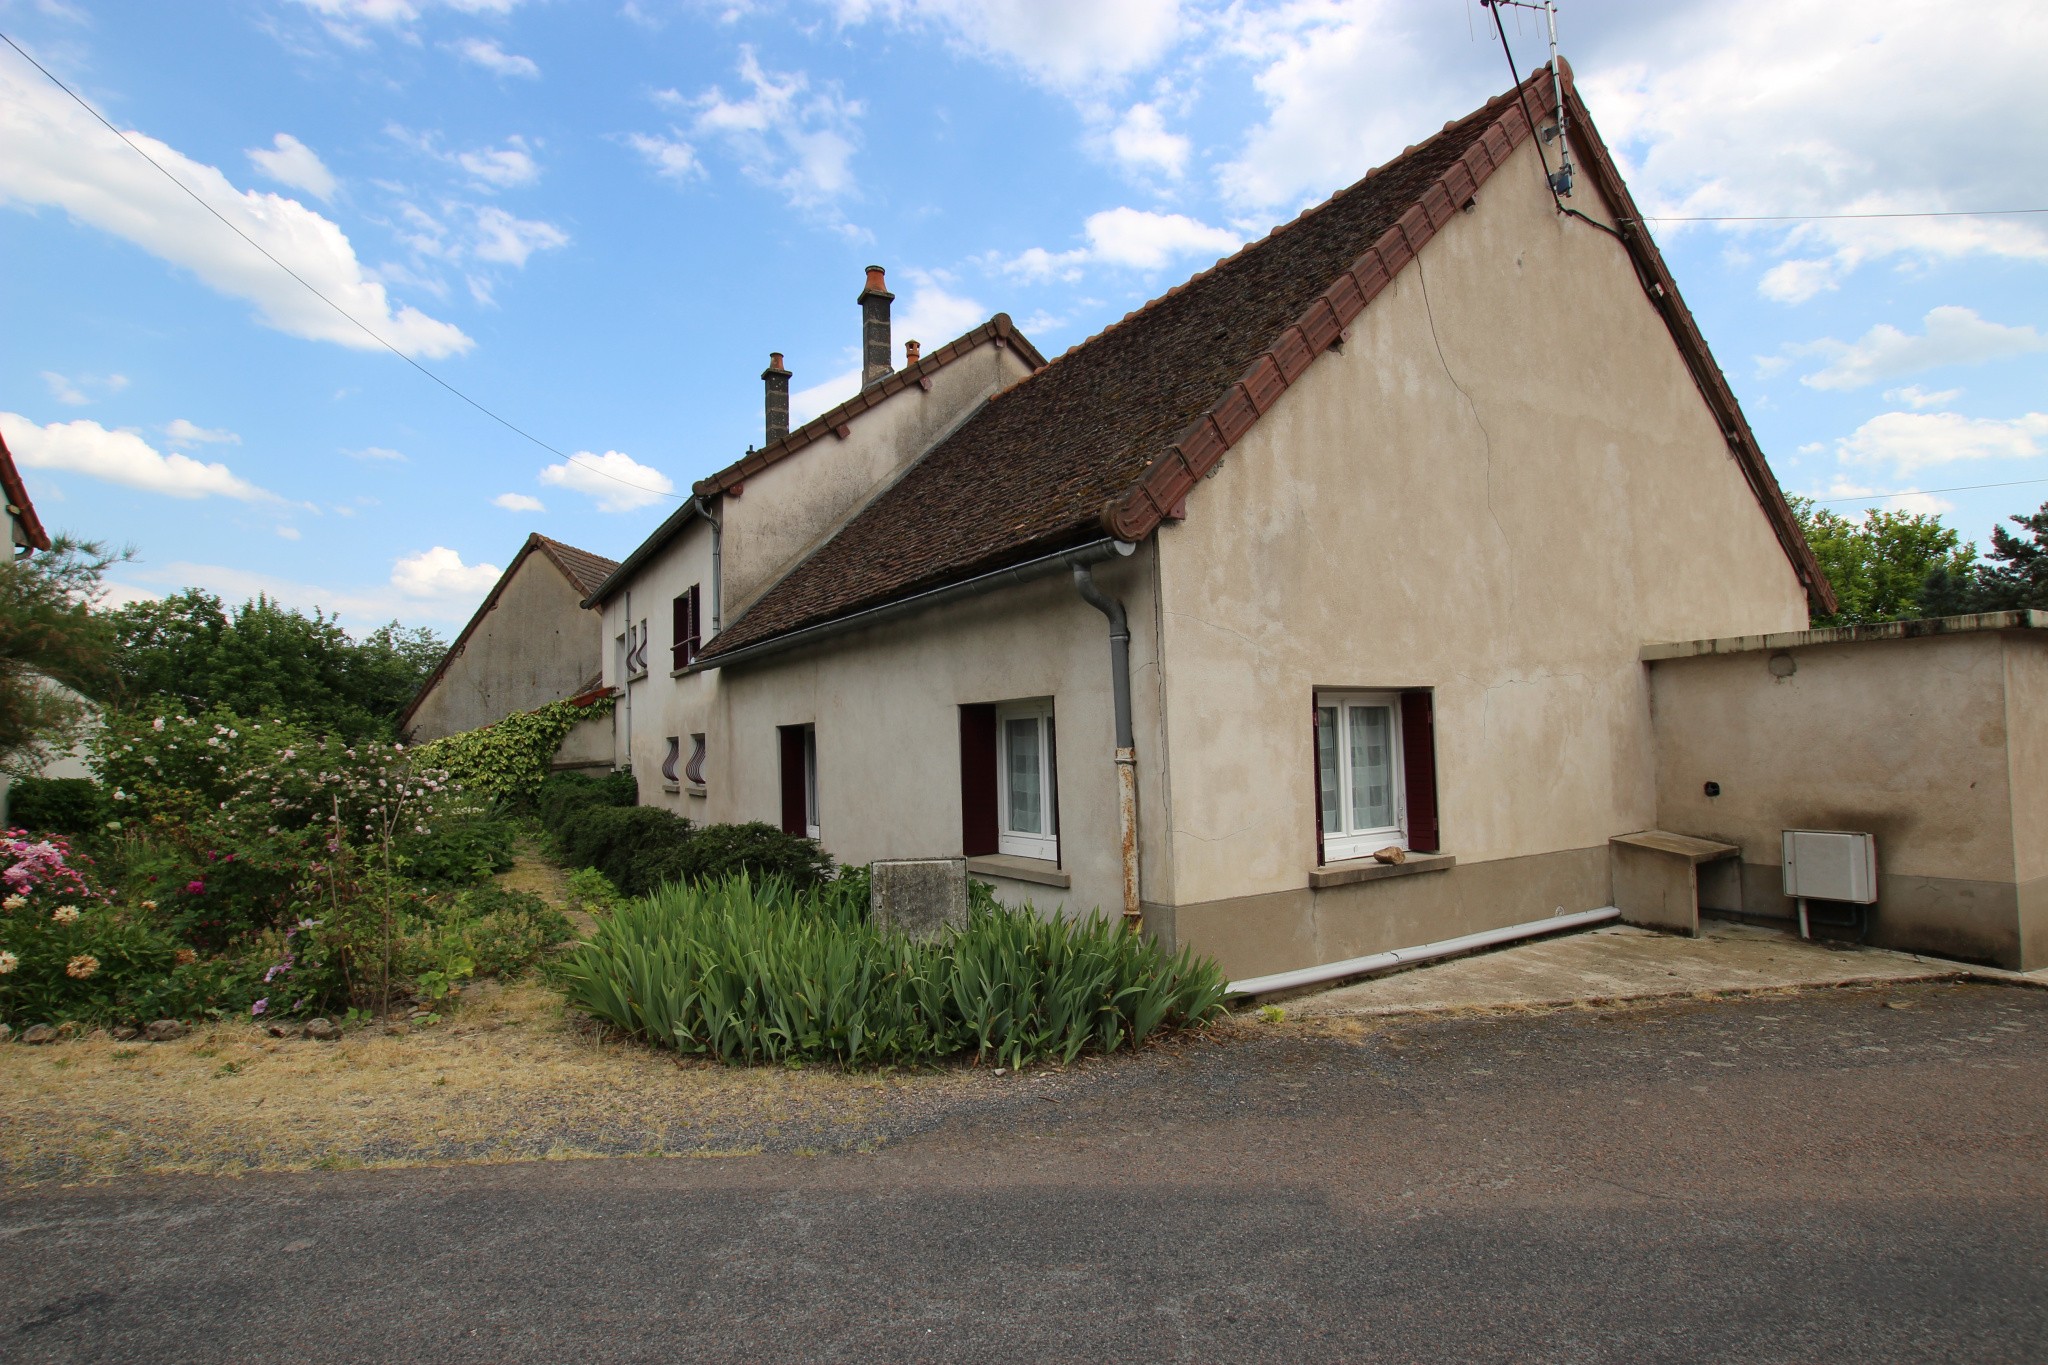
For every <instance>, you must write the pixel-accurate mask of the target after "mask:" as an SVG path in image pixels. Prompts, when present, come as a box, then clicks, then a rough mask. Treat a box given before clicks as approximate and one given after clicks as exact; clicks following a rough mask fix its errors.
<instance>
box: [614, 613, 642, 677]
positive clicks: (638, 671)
mask: <svg viewBox="0 0 2048 1365" xmlns="http://www.w3.org/2000/svg"><path fill="white" fill-rule="evenodd" d="M619 642H620V648H621V649H622V650H623V652H624V669H623V671H624V673H625V676H626V677H627V678H628V679H629V680H630V679H633V678H637V677H640V676H641V675H642V674H644V673H646V672H647V621H646V618H644V617H643V618H641V621H640V624H639V625H637V626H635V625H634V624H633V623H632V622H631V621H628V622H626V633H625V634H624V635H621V636H620V637H619Z"/></svg>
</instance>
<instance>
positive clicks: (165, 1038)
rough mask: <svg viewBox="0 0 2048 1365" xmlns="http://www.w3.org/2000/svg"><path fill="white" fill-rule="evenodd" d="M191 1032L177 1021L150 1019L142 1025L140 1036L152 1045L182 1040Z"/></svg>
mask: <svg viewBox="0 0 2048 1365" xmlns="http://www.w3.org/2000/svg"><path fill="white" fill-rule="evenodd" d="M191 1031H192V1030H190V1029H188V1028H186V1027H185V1025H184V1023H183V1022H182V1021H181V1020H177V1019H152V1020H150V1021H149V1023H147V1024H145V1025H143V1028H142V1036H143V1037H144V1038H146V1039H148V1040H149V1041H150V1042H152V1043H168V1042H172V1041H174V1040H175V1039H179V1038H183V1037H184V1036H185V1035H186V1034H188V1033H190V1032H191Z"/></svg>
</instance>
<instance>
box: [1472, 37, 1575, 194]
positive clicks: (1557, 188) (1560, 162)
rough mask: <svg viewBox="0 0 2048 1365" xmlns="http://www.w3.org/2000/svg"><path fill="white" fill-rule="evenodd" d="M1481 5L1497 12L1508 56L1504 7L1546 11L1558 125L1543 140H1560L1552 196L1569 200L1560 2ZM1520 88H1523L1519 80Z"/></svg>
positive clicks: (1510, 62) (1569, 148)
mask: <svg viewBox="0 0 2048 1365" xmlns="http://www.w3.org/2000/svg"><path fill="white" fill-rule="evenodd" d="M1479 3H1480V4H1482V5H1484V6H1486V7H1487V8H1488V9H1490V10H1492V11H1493V24H1494V27H1495V28H1496V29H1498V30H1499V32H1500V45H1501V50H1502V51H1504V52H1505V51H1507V45H1508V31H1507V29H1506V28H1505V27H1504V26H1503V25H1502V24H1501V21H1500V12H1501V8H1502V7H1503V6H1512V7H1513V8H1515V9H1537V10H1542V11H1543V16H1544V18H1545V19H1546V20H1547V21H1548V22H1549V25H1550V90H1551V96H1552V98H1553V99H1554V100H1555V101H1556V103H1557V122H1556V123H1554V124H1552V125H1551V126H1550V127H1548V128H1545V129H1544V130H1543V133H1542V136H1543V140H1544V141H1545V142H1548V141H1550V140H1551V139H1552V138H1555V139H1557V169H1556V170H1555V171H1552V172H1551V173H1550V192H1551V193H1552V194H1555V195H1561V196H1563V197H1564V198H1566V199H1569V198H1571V193H1572V146H1571V143H1570V142H1568V141H1566V139H1565V129H1564V123H1565V115H1564V72H1563V70H1562V69H1561V68H1560V67H1559V66H1558V62H1557V0H1479ZM1514 69H1515V56H1514V54H1513V53H1512V52H1509V53H1508V72H1509V73H1510V74H1513V72H1514ZM1517 84H1519V79H1518V81H1517Z"/></svg>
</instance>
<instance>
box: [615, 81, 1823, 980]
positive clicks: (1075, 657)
mask: <svg viewBox="0 0 2048 1365" xmlns="http://www.w3.org/2000/svg"><path fill="white" fill-rule="evenodd" d="M1560 75H1561V76H1562V77H1563V79H1562V80H1560V81H1556V82H1553V79H1552V77H1551V74H1550V73H1549V71H1548V70H1545V71H1543V72H1539V73H1538V74H1537V75H1536V76H1535V77H1532V78H1531V80H1530V81H1529V82H1527V83H1526V84H1524V85H1523V86H1522V87H1521V88H1520V89H1519V90H1518V91H1513V92H1510V93H1509V94H1508V95H1505V96H1502V97H1501V98H1499V99H1496V100H1494V101H1492V102H1490V103H1488V104H1487V105H1485V106H1484V107H1483V108H1481V109H1479V110H1477V111H1476V112H1474V113H1473V114H1471V115H1469V116H1468V117H1466V118H1464V119H1461V120H1458V121H1457V122H1455V123H1452V124H1449V125H1446V126H1445V128H1444V129H1443V130H1442V131H1441V132H1440V133H1438V134H1437V135H1436V136H1434V137H1432V138H1430V139H1428V140H1427V141H1425V142H1423V143H1420V144H1419V145H1417V146H1415V147H1412V148H1410V149H1409V150H1407V151H1406V152H1404V153H1403V154H1402V155H1401V156H1399V157H1398V158H1396V159H1395V160H1393V161H1392V162H1390V163H1388V164H1387V165H1385V166H1383V167H1381V168H1379V169H1378V170H1376V171H1373V172H1372V173H1370V174H1369V175H1367V176H1366V177H1365V178H1364V179H1363V180H1361V181H1360V182H1358V183H1357V184H1356V185H1354V186H1352V187H1351V188H1349V189H1347V190H1344V191H1342V192H1340V193H1338V194H1337V195H1335V196H1333V197H1332V198H1331V199H1330V200H1328V201H1327V202H1326V203H1324V204H1322V205H1320V206H1318V207H1316V208H1314V209H1311V210H1309V211H1308V212H1306V213H1304V214H1302V215H1301V216H1300V217H1299V218H1297V219H1295V220H1294V221H1293V222H1291V223H1289V224H1286V225H1285V226H1283V227H1281V228H1278V229H1276V230H1275V231H1273V232H1272V233H1271V234H1269V235H1268V236H1267V237H1265V238H1263V239H1261V240H1259V241H1257V242H1254V243H1252V244H1251V245H1249V246H1247V247H1245V248H1244V249H1242V250H1241V251H1239V252H1238V253H1237V254H1236V255H1234V256H1231V257H1229V258H1227V259H1225V260H1223V261H1220V262H1218V263H1217V264H1216V265H1215V266H1214V267H1212V268H1211V269H1209V270H1207V271H1204V272H1203V273H1201V274H1199V275H1197V276H1196V277H1194V278H1193V279H1191V280H1189V281H1187V282H1186V283H1184V284H1182V285H1179V286H1177V287H1175V288H1174V289H1171V290H1169V291H1168V292H1167V293H1166V294H1165V295H1164V296H1162V297H1160V298H1158V299H1155V300H1154V301H1152V302H1151V303H1149V304H1147V305H1146V306H1144V307H1143V308H1141V309H1139V310H1138V311H1136V312H1134V313H1132V314H1130V315H1129V316H1127V317H1126V318H1124V319H1123V320H1122V321H1121V322H1119V323H1116V324H1114V325H1113V326H1111V327H1109V328H1107V329H1105V330H1104V331H1103V332H1102V333H1101V334H1099V335H1097V336H1095V337H1093V338H1090V339H1089V340H1088V341H1086V342H1085V343H1083V344H1081V345H1079V346H1077V347H1075V348H1074V349H1072V350H1070V351H1069V352H1067V353H1066V354H1065V355H1062V356H1061V357H1059V358H1058V359H1056V360H1053V361H1051V362H1044V361H1042V360H1041V359H1040V357H1039V356H1038V354H1037V352H1036V351H1035V350H1034V349H1033V348H1032V347H1031V345H1030V343H1029V342H1028V341H1026V340H1025V339H1024V338H1023V337H1022V336H1021V335H1019V334H1018V332H1017V331H1016V329H1015V328H1014V327H1013V326H1012V324H1011V323H1010V321H1009V319H1008V318H1007V317H1006V316H1003V315H997V316H996V317H995V318H992V319H991V320H990V321H989V322H988V323H986V324H984V325H983V326H981V327H979V328H977V329H975V330H974V331H973V332H970V333H968V334H967V335H966V336H963V337H960V338H958V339H957V340H955V341H953V342H951V343H949V344H947V345H945V346H942V347H940V348H938V349H937V350H934V351H930V352H927V353H919V352H917V351H916V350H915V348H907V350H906V354H905V355H904V357H903V365H902V367H901V368H900V369H895V368H892V364H893V361H894V359H895V356H894V353H893V351H892V349H891V344H890V341H889V323H888V311H887V308H888V300H889V297H890V296H889V295H888V292H887V289H886V282H885V278H884V276H883V273H882V272H881V271H880V270H879V269H875V270H871V272H870V276H869V281H868V285H867V288H865V289H864V290H863V291H862V293H861V295H860V300H859V302H860V305H861V308H862V310H863V328H864V348H865V349H864V356H865V361H866V363H865V367H864V380H865V384H864V387H863V388H862V390H861V391H860V393H859V394H858V395H857V396H856V397H855V398H854V399H852V400H850V401H849V402H847V403H846V404H843V405H841V406H840V407H839V408H837V409H835V410H834V411H832V412H829V413H826V414H825V415H823V416H822V417H820V418H818V419H816V420H815V421H812V422H810V423H808V424H806V425H805V426H803V427H802V428H800V429H799V430H797V431H794V432H791V431H787V430H786V422H787V397H786V395H787V385H788V378H789V372H788V371H787V369H786V368H785V367H784V366H783V364H782V359H781V357H780V356H777V357H774V359H773V360H772V362H771V364H770V366H769V368H768V370H767V371H766V372H765V373H764V375H763V380H764V384H765V386H766V395H767V396H766V413H767V431H766V436H767V440H766V443H765V444H764V445H763V446H762V447H761V448H760V449H759V450H756V451H752V452H750V453H749V454H748V455H747V456H746V457H745V458H743V459H741V460H740V461H738V462H736V463H734V464H733V465H731V466H730V467H728V468H726V469H723V470H721V471H719V472H718V473H717V474H714V475H712V476H711V477H710V478H708V479H705V480H703V481H701V482H700V483H698V484H697V485H696V488H695V490H694V492H695V497H694V498H693V500H692V502H691V503H690V504H689V505H687V506H685V507H684V508H682V509H680V510H678V512H677V513H676V514H675V515H674V516H672V517H671V518H670V519H669V520H668V521H667V522H666V523H664V524H663V526H662V527H660V528H659V529H658V530H657V531H656V532H655V533H654V535H653V536H652V537H650V538H649V540H648V541H647V542H646V543H645V544H644V545H642V546H641V547H640V548H639V549H637V550H635V551H634V552H633V553H632V554H631V555H629V556H628V557H627V558H626V559H625V561H624V562H623V563H622V564H621V565H620V567H619V569H618V571H617V572H616V573H614V574H612V575H611V576H610V577H609V578H608V579H607V580H606V581H605V583H604V584H603V585H601V586H600V588H599V589H598V590H597V591H596V592H595V593H594V594H593V595H592V596H591V598H590V599H589V602H590V605H592V606H593V607H597V608H601V609H602V611H603V613H604V620H605V627H604V630H605V634H606V636H607V637H608V638H609V639H610V640H611V641H612V647H611V649H610V650H609V651H608V652H607V655H606V659H605V670H606V671H605V681H606V682H607V683H609V684H611V685H613V686H615V687H617V688H619V689H620V691H621V694H622V696H621V702H620V708H619V716H620V719H619V721H618V724H617V726H616V734H617V737H618V745H619V747H618V750H617V757H618V761H619V763H620V764H621V765H626V764H630V765H631V766H632V768H633V771H634V772H635V773H637V774H639V775H640V778H641V793H642V799H643V800H644V801H646V802H648V803H650V804H654V803H660V804H665V805H667V806H669V807H671V808H673V809H675V810H678V811H679V812H681V813H682V814H684V815H687V816H689V817H690V818H692V819H694V820H698V821H700V822H701V821H725V820H744V819H765V820H770V821H775V822H779V823H780V824H781V825H782V826H783V827H784V828H787V829H791V830H797V831H802V832H807V833H811V834H814V835H815V836H816V837H818V838H819V839H820V840H821V841H822V843H823V844H824V846H825V847H826V848H827V849H828V850H829V851H830V852H831V853H833V854H834V855H835V856H836V857H838V858H839V859H840V860H842V861H845V862H865V861H869V860H872V859H876V858H888V857H928V856H934V855H940V854H952V855H966V856H967V857H968V858H969V859H970V862H969V866H970V868H971V869H972V871H973V873H974V875H976V876H977V877H981V878H985V879H987V880H988V881H990V882H991V883H993V884H994V885H995V886H996V887H997V889H998V893H999V894H1000V895H1001V896H1002V897H1003V898H1004V899H1005V900H1009V901H1013V902H1021V901H1025V900H1030V901H1033V902H1035V903H1037V904H1039V905H1043V906H1050V905H1054V904H1065V905H1067V906H1070V907H1074V908H1077V909H1082V908H1088V907H1095V906H1101V907H1104V908H1105V909H1107V910H1110V911H1112V912H1115V911H1119V910H1120V911H1123V912H1124V913H1126V914H1128V915H1130V916H1132V917H1133V918H1134V919H1141V920H1142V923H1143V925H1144V928H1145V929H1146V931H1147V932H1149V933H1151V934H1153V935H1155V936H1157V937H1158V938H1160V939H1162V940H1164V941H1165V942H1166V943H1168V944H1169V945H1183V944H1186V945H1193V946H1195V947H1196V948H1198V949H1200V950H1202V951H1204V952H1207V953H1210V954H1212V955H1214V956H1215V957H1216V958H1218V959H1219V960H1220V961H1221V963H1222V964H1223V966H1224V967H1225V969H1226V970H1227V971H1228V972H1230V973H1231V974H1232V975H1233V976H1236V977H1244V976H1250V975H1257V974H1263V973H1270V972H1276V971H1281V970H1286V969H1290V968H1295V967H1300V966H1304V965H1308V964H1313V963H1318V962H1329V961H1333V960H1338V959H1346V958H1351V957H1355V956H1360V955H1363V954H1366V953H1371V952H1374V951H1379V950H1382V949H1387V948H1394V947H1401V946H1405V945H1410V944H1416V943H1422V942H1429V941H1435V940H1441V939H1445V938H1449V937H1453V936H1455V935H1458V934H1462V933H1467V932H1472V931H1477V930H1483V929H1488V928H1493V927H1498V926H1505V925H1512V924H1518V923H1523V922H1526V921H1530V920H1535V919H1542V918H1546V917H1549V916H1551V915H1553V914H1554V913H1556V912H1558V911H1560V910H1582V909H1588V908H1593V907H1601V906H1606V905H1608V904H1610V903H1611V901H1610V894H1611V880H1610V871H1609V856H1610V855H1609V848H1608V842H1609V839H1610V838H1611V837H1613V836H1615V835H1616V834H1620V833H1624V832H1627V831H1632V830H1641V829H1645V828H1647V827H1650V826H1652V825H1654V824H1655V822H1656V819H1657V816H1658V775H1657V754H1656V744H1655V736H1654V733H1653V726H1652V716H1651V706H1650V689H1649V682H1648V678H1647V673H1646V669H1645V666H1644V663H1643V661H1642V659H1641V658H1640V652H1641V650H1642V648H1643V646H1644V644H1645V643H1646V642H1651V641H1669V640H1692V639H1706V638H1716V637H1725V636H1735V635H1748V634H1762V633H1768V632H1776V631H1796V630H1801V629H1803V628H1804V627H1805V626H1806V624H1807V621H1808V607H1809V604H1810V603H1827V602H1829V601H1830V600H1831V598H1830V593H1829V589H1828V587H1827V584H1826V581H1825V579H1824V577H1823V575H1822V574H1821V571H1820V569H1819V566H1818V565H1817V564H1816V563H1815V561H1814V559H1813V556H1812V554H1811V552H1810V551H1809V550H1808V548H1807V546H1806V543H1805V541H1804V539H1803V537H1802V536H1801V534H1800V532H1799V530H1798V527H1797V525H1796V523H1795V521H1794V519H1793V517H1792V515H1791V513H1790V511H1789V509H1788V508H1787V506H1786V503H1785V500H1784V497H1783V496H1782V494H1781V492H1780V490H1779V488H1778V486H1777V483H1776V481H1775V480H1774V478H1773V477H1772V475H1771V472H1770V469H1769V467H1768V465H1767V464H1766V463H1765V461H1764V458H1763V455H1762V453H1761V452H1760V451H1759V450H1758V448H1757V445H1756V442H1755V439H1754V437H1753V436H1752V435H1751V433H1750V431H1749V427H1748V424H1747V423H1746V421H1745V420H1744V418H1743V416H1742V412H1741V410H1740V408H1739V407H1738V405H1737V404H1736V401H1735V399H1734V396H1733V394H1732V393H1731V391H1730V390H1729V387H1728V385H1727V383H1726V381H1725V380H1724V378H1723V377H1722V374H1721V371H1720V370H1719V368H1718V367H1717V366H1716V364H1715V362H1714V360H1713V358H1712V356H1711V355H1710V354H1709V353H1708V351H1707V348H1706V346H1705V344H1704V342H1703V341H1702V339H1701V337H1700V334H1699V331H1698V329H1697V328H1696V326H1695V325H1694V323H1693V321H1692V319H1691V316H1690V314H1689V313H1688V312H1687V310H1686V308H1685V306H1684V304H1683V303H1682V301H1681V300H1680V299H1679V296H1678V292H1677V288H1676V285H1675V284H1674V282H1673V281H1672V279H1671V276H1670V273H1669V271H1668V270H1667V269H1666V267H1665V265H1664V262H1663V261H1662V259H1661V257H1660V256H1659V254H1658V252H1657V249H1656V246H1655V244H1654V243H1653V242H1652V241H1651V239H1650V238H1649V236H1648V234H1647V233H1646V232H1645V231H1644V229H1643V227H1642V225H1641V223H1640V221H1639V220H1638V218H1637V214H1636V209H1635V207H1634V205H1633V203H1632V201H1631V200H1630V198H1629V196H1628V191H1627V189H1626V187H1625V186H1624V185H1623V184H1622V181H1621V178H1620V176H1619V174H1618V173H1617V171H1616V170H1615V167H1614V164H1613V162H1612V160H1611V158H1610V157H1609V156H1608V154H1607V152H1606V150H1605V148H1604V146H1603V145H1602V144H1601V142H1600V139H1599V135H1598V133H1597V132H1596V131H1595V129H1594V126H1593V124H1592V121H1591V119H1590V118H1589V117H1588V116H1587V113H1586V110H1585V108H1584V106H1583V103H1582V102H1581V101H1580V99H1579V97H1578V95H1577V93H1576V91H1575V90H1574V88H1573V86H1572V84H1571V81H1570V78H1569V74H1568V72H1560ZM1560 89H1561V90H1562V92H1563V100H1564V104H1565V109H1566V113H1567V128H1568V139H1569V141H1570V144H1571V146H1572V148H1573V149H1574V150H1575V152H1576V153H1577V154H1578V156H1579V159H1580V161H1581V167H1580V178H1579V183H1578V184H1577V185H1576V186H1574V187H1573V192H1572V194H1571V196H1570V198H1569V199H1557V198H1554V197H1553V194H1552V191H1551V189H1550V187H1549V183H1548V177H1549V175H1550V174H1551V173H1552V170H1553V166H1552V165H1551V164H1550V163H1551V161H1552V160H1554V157H1555V154H1556V148H1555V146H1554V145H1552V144H1549V143H1547V142H1546V141H1545V140H1544V139H1542V138H1539V137H1537V136H1535V134H1536V132H1537V131H1538V130H1539V129H1541V128H1545V127H1549V126H1551V125H1553V124H1554V122H1555V116H1556V106H1557V96H1556V94H1555V93H1554V92H1555V91H1558V90H1560ZM657 642H658V643H657ZM1394 846H1398V847H1400V848H1402V849H1404V850H1405V860H1404V861H1402V862H1399V863H1384V862H1381V861H1378V860H1376V859H1375V858H1374V857H1373V856H1372V855H1373V854H1374V853H1375V852H1376V851H1379V850H1382V849H1385V848H1389V847H1394Z"/></svg>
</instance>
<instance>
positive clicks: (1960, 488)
mask: <svg viewBox="0 0 2048 1365" xmlns="http://www.w3.org/2000/svg"><path fill="white" fill-rule="evenodd" d="M2030 483H2048V479H2013V480H2012V481H2010V482H2009V483H1963V484H1957V485H1956V486H1955V487H1954V488H1909V489H1907V490H1906V491H1905V492H1903V493H1863V494H1859V495H1858V496H1856V497H1853V498H1809V499H1807V501H1809V502H1811V503H1812V504H1813V505H1814V506H1816V507H1826V506H1829V505H1830V504H1832V503H1837V502H1870V501H1872V500H1877V501H1880V502H1882V501H1884V500H1885V499H1888V498H1917V497H1920V496H1922V495H1923V494H1927V493H1974V492H1976V491H1977V490H1978V489H1980V488H2019V487H2022V486H2024V485H2026V484H2030Z"/></svg>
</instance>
